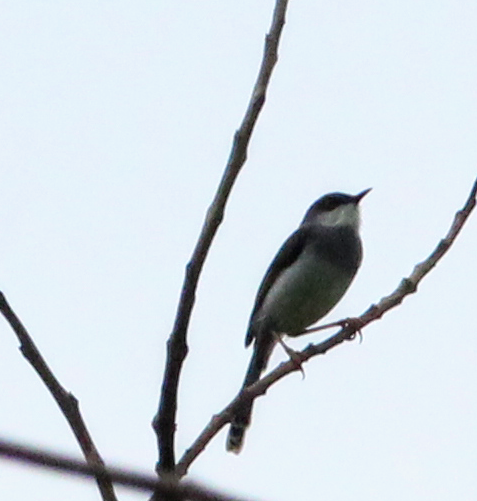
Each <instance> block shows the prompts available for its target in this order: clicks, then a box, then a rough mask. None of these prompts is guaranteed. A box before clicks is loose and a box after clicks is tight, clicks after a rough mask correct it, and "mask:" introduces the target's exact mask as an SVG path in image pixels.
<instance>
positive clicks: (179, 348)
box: [153, 0, 288, 473]
mask: <svg viewBox="0 0 477 501" xmlns="http://www.w3.org/2000/svg"><path fill="white" fill-rule="evenodd" d="M287 3H288V0H277V2H276V5H275V10H274V13H273V19H272V24H271V28H270V32H269V33H268V35H267V36H266V39H265V49H264V54H263V59H262V63H261V66H260V70H259V73H258V77H257V81H256V83H255V86H254V88H253V92H252V96H251V98H250V102H249V104H248V107H247V111H246V113H245V116H244V118H243V121H242V124H241V125H240V128H239V129H238V130H237V131H236V132H235V136H234V140H233V144H232V150H231V153H230V157H229V159H228V161H227V166H226V168H225V171H224V174H223V176H222V179H221V181H220V184H219V186H218V188H217V192H216V194H215V197H214V199H213V201H212V204H211V205H210V207H209V209H208V210H207V214H206V217H205V221H204V225H203V227H202V230H201V233H200V236H199V239H198V241H197V244H196V246H195V249H194V251H193V253H192V257H191V259H190V261H189V263H188V264H187V266H186V274H185V278H184V283H183V286H182V291H181V296H180V300H179V305H178V308H177V313H176V319H175V322H174V327H173V330H172V333H171V335H170V337H169V340H168V342H167V359H166V366H165V370H164V379H163V383H162V389H161V397H160V402H159V409H158V412H157V414H156V416H155V417H154V420H153V428H154V431H155V432H156V435H157V442H158V449H159V464H158V467H157V471H158V473H161V472H162V473H166V472H173V471H174V467H175V455H174V434H175V427H176V424H175V420H176V412H177V390H178V386H179V377H180V373H181V369H182V365H183V362H184V359H185V357H186V356H187V329H188V326H189V320H190V316H191V313H192V308H193V306H194V301H195V291H196V288H197V283H198V281H199V276H200V273H201V271H202V267H203V265H204V262H205V259H206V257H207V253H208V251H209V248H210V246H211V244H212V240H213V238H214V236H215V234H216V232H217V229H218V227H219V225H220V223H221V221H222V219H223V217H224V209H225V205H226V203H227V199H228V197H229V194H230V192H231V190H232V187H233V185H234V182H235V180H236V179H237V176H238V174H239V172H240V169H241V168H242V166H243V164H244V163H245V160H246V158H247V148H248V144H249V142H250V138H251V135H252V132H253V129H254V127H255V124H256V122H257V119H258V115H259V113H260V111H261V109H262V107H263V105H264V103H265V96H266V91H267V87H268V84H269V81H270V77H271V74H272V70H273V67H274V66H275V63H276V62H277V57H278V56H277V49H278V44H279V41H280V36H281V33H282V29H283V26H284V24H285V12H286V8H287Z"/></svg>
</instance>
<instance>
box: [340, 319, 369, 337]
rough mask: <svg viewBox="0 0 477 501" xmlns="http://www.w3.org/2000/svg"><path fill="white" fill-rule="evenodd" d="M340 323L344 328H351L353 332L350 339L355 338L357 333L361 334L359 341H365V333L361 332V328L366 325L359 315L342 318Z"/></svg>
mask: <svg viewBox="0 0 477 501" xmlns="http://www.w3.org/2000/svg"><path fill="white" fill-rule="evenodd" d="M338 325H340V326H341V327H342V328H343V329H345V328H348V329H351V330H352V331H353V332H352V333H351V334H350V337H349V338H350V339H354V338H355V337H356V334H357V335H358V336H359V342H360V343H362V342H363V333H362V332H361V329H362V328H363V326H364V323H363V321H362V320H361V319H360V318H359V317H348V318H345V319H344V320H340V321H339V322H338Z"/></svg>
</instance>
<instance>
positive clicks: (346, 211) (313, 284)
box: [226, 188, 371, 454]
mask: <svg viewBox="0 0 477 501" xmlns="http://www.w3.org/2000/svg"><path fill="white" fill-rule="evenodd" d="M370 191H371V188H369V189H367V190H364V191H362V192H361V193H358V195H354V196H352V195H346V194H344V193H330V194H328V195H324V196H323V197H321V198H320V199H318V200H317V201H316V202H315V203H314V204H313V205H312V206H311V207H310V208H309V209H308V211H307V212H306V214H305V217H304V218H303V221H302V222H301V224H300V226H299V227H298V229H297V230H296V231H295V232H294V233H292V235H291V236H290V237H289V238H288V239H287V240H286V241H285V243H284V244H283V245H282V247H281V248H280V250H279V251H278V254H277V255H276V256H275V259H274V260H273V261H272V263H271V264H270V266H269V268H268V270H267V272H266V273H265V276H264V278H263V280H262V283H261V285H260V287H259V289H258V293H257V297H256V298H255V304H254V307H253V310H252V314H251V315H250V321H249V325H248V330H247V334H246V337H245V346H249V345H250V344H251V343H252V342H254V347H253V355H252V359H251V361H250V364H249V367H248V370H247V374H246V376H245V380H244V382H243V388H246V387H247V386H250V385H252V384H253V383H255V382H256V381H258V379H259V378H260V374H261V373H262V372H263V371H264V370H265V368H266V366H267V363H268V360H269V358H270V355H271V353H272V350H273V348H274V346H275V344H276V342H277V340H278V336H281V335H284V334H286V335H288V336H299V335H300V334H303V331H304V330H305V329H306V328H307V327H308V326H310V325H312V324H314V323H315V322H317V321H318V320H320V319H321V318H323V317H324V316H325V315H326V314H327V313H328V312H329V311H330V310H331V309H332V308H333V307H334V306H335V305H336V304H337V303H338V301H339V300H340V299H341V298H342V297H343V295H344V293H345V292H346V290H347V289H348V287H349V285H350V284H351V282H352V280H353V278H354V276H355V275H356V272H357V271H358V268H359V266H360V264H361V260H362V246H361V239H360V237H359V225H360V211H359V206H358V204H359V202H360V200H361V199H362V198H363V197H364V196H365V195H366V194H367V193H369V192H370ZM251 415H252V403H251V402H248V403H246V404H244V405H243V406H242V407H239V408H238V409H237V410H236V411H235V415H234V416H233V418H232V420H231V425H230V430H229V433H228V436H227V444H226V448H227V450H228V451H231V452H234V453H235V454H238V453H239V452H240V450H241V449H242V446H243V440H244V435H245V430H246V428H247V427H248V426H249V425H250V420H251Z"/></svg>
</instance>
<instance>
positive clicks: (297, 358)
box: [273, 332, 305, 379]
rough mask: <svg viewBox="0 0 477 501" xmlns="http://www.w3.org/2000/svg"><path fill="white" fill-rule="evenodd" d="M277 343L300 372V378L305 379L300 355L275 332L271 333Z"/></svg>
mask: <svg viewBox="0 0 477 501" xmlns="http://www.w3.org/2000/svg"><path fill="white" fill-rule="evenodd" d="M273 334H274V336H275V338H276V340H277V341H278V343H279V344H280V345H281V347H282V348H283V349H284V350H285V352H286V354H287V355H288V356H289V357H290V360H291V361H292V362H293V363H294V364H295V366H296V368H297V369H298V370H299V371H300V372H301V375H302V378H303V379H305V370H304V369H303V364H302V362H301V358H300V355H299V354H298V353H297V352H296V351H295V350H294V349H293V348H290V347H289V346H288V345H287V344H286V343H285V341H283V339H282V338H281V336H280V335H279V334H277V333H276V332H274V333H273Z"/></svg>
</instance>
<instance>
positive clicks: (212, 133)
mask: <svg viewBox="0 0 477 501" xmlns="http://www.w3.org/2000/svg"><path fill="white" fill-rule="evenodd" d="M0 5H1V15H0V40H1V42H0V67H1V72H0V74H1V76H0V98H1V105H0V107H1V112H0V137H1V139H0V140H1V148H0V169H1V178H0V235H1V244H0V289H1V290H2V291H3V292H4V293H5V294H6V296H7V298H8V300H9V301H10V303H11V305H12V307H13V308H14V309H15V311H16V312H17V314H18V315H19V316H20V318H21V319H22V320H23V322H24V323H25V325H26V327H27V328H28V330H29V331H30V333H31V335H32V336H33V338H34V340H35V342H36V343H37V344H38V346H39V348H40V349H41V351H42V353H43V355H44V356H45V357H46V359H47V361H48V362H49V363H50V365H51V367H52V368H53V370H54V372H55V374H56V375H57V376H58V377H59V379H60V381H61V382H62V383H63V384H64V385H65V387H66V388H67V389H68V390H71V391H72V392H73V393H74V394H75V395H76V396H77V397H78V398H79V400H80V405H81V409H82V411H83V415H84V418H85V419H86V421H87V423H88V425H89V427H90V430H91V433H92V434H93V437H94V438H95V440H96V443H97V446H98V448H99V450H100V452H101V453H102V455H103V456H104V458H105V460H106V461H107V462H108V463H111V464H114V465H120V466H124V467H134V468H138V469H141V470H143V471H149V472H152V471H153V468H154V464H155V461H156V459H157V452H156V447H155V437H154V435H153V433H152V430H151V427H150V422H151V419H152V417H153V414H154V413H155V409H156V406H157V401H158V396H159V387H160V383H161V377H162V372H163V364H164V355H165V342H166V339H167V337H168V335H169V332H170V330H171V326H172V322H173V319H174V315H175V309H176V304H177V299H178V294H179V291H180V287H181V284H182V280H183V274H184V266H185V264H186V262H187V260H188V258H189V256H190V254H191V251H192V248H193V246H194V244H195V241H196V239H197V236H198V234H199V231H200V227H201V225H202V222H203V218H204V215H205V211H206V209H207V207H208V205H209V203H210V200H211V198H212V196H213V194H214V192H215V189H216V186H217V184H218V181H219V179H220V176H221V174H222V171H223V168H224V165H225V162H226V159H227V157H228V154H229V151H230V146H231V141H232V136H233V133H234V131H235V130H236V128H237V127H238V125H239V123H240V121H241V119H242V116H243V113H244V111H245V108H246V104H247V102H248V99H249V96H250V92H251V89H252V85H253V83H254V81H255V77H256V74H257V70H258V65H259V62H260V59H261V56H262V49H263V41H264V35H265V33H266V31H267V30H268V28H269V25H270V20H271V14H272V10H273V2H272V1H271V0H267V1H265V0H258V1H257V0H241V1H240V2H237V1H229V0H216V1H212V0H208V1H207V0H204V1H201V2H196V1H187V0H186V1H181V2H174V1H160V2H152V1H143V0H136V1H134V2H131V1H121V0H116V1H114V2H113V1H103V2H98V1H88V0H83V1H81V2H73V1H68V0H63V1H61V2H58V1H57V2H55V1H47V2H31V1H24V0H15V1H2V2H0ZM279 56H280V58H279V62H278V65H277V67H276V71H275V73H274V75H273V78H272V82H271V86H270V90H269V94H268V99H267V102H266V105H265V108H264V111H263V113H262V115H261V116H260V119H259V123H258V126H257V128H256V130H255V134H254V137H253V140H252V142H251V146H250V151H249V158H248V161H247V163H246V165H245V167H244V169H243V172H242V173H241V175H240V177H239V179H238V181H237V184H236V186H235V188H234V191H233V193H232V196H231V198H230V202H229V205H228V207H227V211H226V218H225V221H224V223H223V226H222V227H221V228H220V230H219V233H218V235H217V238H216V240H215V242H214V245H213V248H212V250H211V253H210V256H209V258H208V260H207V263H206V266H205V269H204V273H203V275H202V279H201V282H200V286H199V290H198V295H197V302H196V307H195V310H194V313H193V317H192V321H191V325H190V332H189V344H190V353H189V356H188V358H187V361H186V364H185V367H184V372H183V377H182V381H181V386H180V400H179V414H178V429H177V435H176V436H177V444H178V454H179V455H180V454H181V453H182V452H183V451H184V449H185V448H187V447H188V446H189V445H190V444H191V442H192V440H193V439H194V438H195V437H196V436H197V434H198V433H199V432H200V430H201V429H202V428H203V426H204V425H205V424H206V423H207V422H208V420H209V419H210V417H211V415H212V414H213V413H216V412H218V411H219V410H220V409H222V408H223V407H224V405H226V404H227V403H228V402H229V400H230V399H231V398H232V397H233V396H234V395H235V393H236V391H237V390H238V387H239V385H240V384H241V381H242V378H243V375H244V373H245V369H246V366H247V364H248V359H249V357H250V350H249V351H247V350H245V349H244V347H243V340H244V335H245V329H246V325H247V321H248V316H249V313H250V309H251V307H252V304H253V300H254V296H255V293H256V290H257V288H258V285H259V283H260V280H261V278H262V276H263V273H264V272H265V269H266V267H267V266H268V263H269V262H270V260H271V259H272V258H273V256H274V254H275V252H276V251H277V249H278V247H279V246H280V245H281V244H282V242H283V240H284V239H285V238H286V237H287V236H288V235H289V234H290V233H291V232H292V231H293V230H294V229H295V228H296V226H297V225H298V223H299V222H300V220H301V218H302V217H303V214H304V212H305V210H306V209H307V208H308V206H309V205H310V204H311V203H312V202H313V201H314V200H315V199H317V198H318V197H319V196H321V195H322V194H324V193H326V192H329V191H344V192H349V193H357V192H358V191H361V190H363V189H365V188H368V187H373V191H372V192H371V194H370V195H369V196H368V197H366V199H365V200H364V201H363V203H362V209H363V230H362V235H363V239H364V246H365V258H364V262H363V265H362V268H361V270H360V272H359V274H358V276H357V278H356V280H355V282H354V284H353V286H352V288H351V289H350V291H349V293H348V294H347V295H346V297H345V298H344V299H343V301H342V302H341V303H340V304H339V305H338V306H337V307H336V308H335V310H333V312H332V313H331V314H330V315H329V316H328V317H327V318H326V320H327V321H332V320H337V319H339V318H342V317H346V316H352V315H357V314H360V313H362V312H363V311H364V310H365V309H366V308H367V307H368V306H369V305H370V304H371V303H373V302H376V301H378V300H379V299H380V298H381V297H382V296H384V295H386V294H389V293H390V292H391V291H392V290H394V288H395V287H396V286H397V285H398V283H399V281H400V280H401V278H402V277H404V276H406V275H408V274H409V273H410V272H411V271H412V269H413V266H414V265H415V264H416V263H418V262H420V261H422V260H423V259H424V258H425V257H427V256H428V254H429V253H430V252H431V251H432V250H433V249H434V247H435V246H436V244H437V243H438V241H439V239H440V238H442V237H443V236H444V235H445V233H446V232H447V230H448V228H449V226H450V223H451V221H452V218H453V216H454V213H455V211H456V210H457V209H459V208H460V207H461V206H462V205H463V203H464V202H465V200H466V198H467V196H468V193H469V191H470V188H471V185H472V183H473V181H474V179H475V177H476V174H477V168H476V166H477V141H476V131H477V99H476V98H477V5H476V4H475V2H470V1H459V2H456V1H455V0H447V1H443V0H433V1H430V0H399V1H397V0H395V1H384V2H376V1H372V0H368V1H367V0H364V1H360V2H352V1H348V0H343V1H340V2H335V1H329V0H321V1H319V2H316V1H310V0H300V1H293V0H291V1H290V5H289V11H288V16H287V24H286V26H285V30H284V34H283V39H282V44H281V47H280V50H279ZM476 230H477V214H474V215H473V216H472V217H471V219H470V220H469V222H468V224H467V225H466V226H465V228H464V230H463V231H462V233H461V235H460V236H459V238H458V240H457V242H456V244H455V246H454V247H453V248H452V249H451V251H450V252H449V254H448V255H447V256H445V258H444V259H443V260H442V261H441V262H440V263H439V265H438V266H437V268H436V269H435V270H433V271H432V273H431V274H430V275H429V276H428V278H426V279H425V281H424V282H423V283H422V284H421V286H420V287H419V291H418V293H417V294H416V295H413V296H412V297H409V298H408V299H406V300H405V302H404V304H403V305H402V306H401V307H399V308H398V309H396V310H394V311H393V312H391V313H390V314H388V315H386V316H385V317H384V318H383V319H382V320H380V321H379V322H375V323H374V324H372V325H371V326H369V327H367V328H366V329H365V330H364V331H363V335H364V340H363V343H362V344H359V343H358V342H353V343H346V344H345V345H342V346H340V347H338V348H337V349H334V350H333V351H332V352H330V353H328V354H327V355H326V356H325V357H319V358H315V359H314V360H313V361H311V362H310V363H308V364H306V366H305V370H306V379H305V380H304V381H302V379H301V376H300V375H299V374H293V375H291V376H290V377H288V378H287V379H286V380H285V381H282V382H281V383H280V384H279V385H277V386H275V387H273V389H271V390H270V391H269V392H268V394H267V396H266V397H265V398H261V399H260V400H259V401H258V402H257V405H256V407H255V414H254V420H253V425H252V427H251V429H250V431H249V433H248V435H247V441H246V444H245V448H244V450H243V451H242V454H241V455H240V456H238V457H236V456H233V455H230V454H226V453H225V451H224V441H225V431H222V432H221V433H220V435H219V436H218V437H216V439H215V440H214V441H213V442H212V443H211V444H210V445H209V447H208V448H207V449H206V451H205V452H204V453H203V454H202V455H201V456H200V457H199V458H198V459H197V461H196V462H195V463H194V465H193V467H192V468H191V470H190V477H191V478H193V479H196V480H199V481H203V482H205V483H207V484H208V485H211V486H214V487H217V488H220V489H223V490H225V491H227V492H232V493H235V494H237V495H242V496H249V497H250V498H251V499H252V498H253V499H260V500H263V501H267V500H269V501H272V500H273V501H286V500H290V499H300V500H301V501H311V500H316V499H327V500H328V501H349V500H350V499H353V500H354V501H365V500H366V501H370V500H383V499H386V500H387V501H402V500H404V499H406V500H414V499H416V500H417V499H419V500H421V501H422V500H433V501H444V500H445V501H447V500H453V501H454V500H471V499H476V498H477V477H476V475H475V471H476V466H477V427H476V423H477V391H476V384H477V363H476V359H477V336H476V327H475V309H474V308H475V307H476V292H475V290H476V283H477V266H476V255H477V232H476ZM321 338H322V336H320V335H316V336H309V337H308V338H306V339H301V340H297V341H295V342H293V343H292V345H293V346H294V347H296V348H299V347H303V346H305V345H307V344H308V343H309V342H311V341H318V340H319V339H321ZM0 343H1V349H0V381H1V384H0V405H1V412H0V435H1V436H3V437H8V438H11V439H15V440H19V441H22V442H25V443H30V444H36V445H38V446H43V447H48V448H50V449H55V450H58V451H60V452H63V453H68V454H74V455H76V456H77V457H80V453H79V448H78V446H77V444H76V442H75V440H74V438H73V436H72V433H71V432H70V430H69V428H68V426H67V424H66V422H65V420H64V418H63V416H62V415H61V414H60V412H59V410H58V409H57V407H56V404H55V403H54V401H53V400H52V398H51V397H50V395H49V394H48V392H47V391H46V389H45V388H44V386H43V385H42V383H41V382H40V381H39V379H38V377H37V376H36V374H35V373H34V372H33V370H32V368H31V367H30V366H29V365H28V364H27V363H26V361H25V360H24V359H23V358H22V356H21V354H20V352H19V351H18V349H17V347H18V342H17V340H16V338H15V336H14V334H13V332H12V331H11V329H10V328H9V326H8V325H7V324H6V323H5V322H4V321H3V320H2V321H1V322H0ZM284 358H285V356H284V354H283V353H282V352H280V350H277V351H276V353H275V355H274V357H273V363H274V364H276V363H278V362H279V361H280V360H282V359H284ZM118 494H119V496H120V499H121V500H127V501H136V500H145V499H147V496H145V495H139V494H136V493H131V492H130V491H124V490H122V489H121V490H118ZM0 498H1V499H8V500H9V501H23V500H25V499H32V498H34V499H36V500H38V501H43V500H45V501H46V500H48V501H52V500H64V499H68V500H69V501H77V500H78V501H80V500H81V501H84V500H86V499H91V500H97V499H99V494H98V493H97V490H96V486H95V485H94V484H93V483H88V482H85V481H81V480H71V479H70V478H63V477H61V476H59V475H56V474H52V473H44V472H39V471H36V470H35V471H33V470H30V469H27V468H25V467H23V466H16V465H12V464H10V463H6V462H4V461H0Z"/></svg>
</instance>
